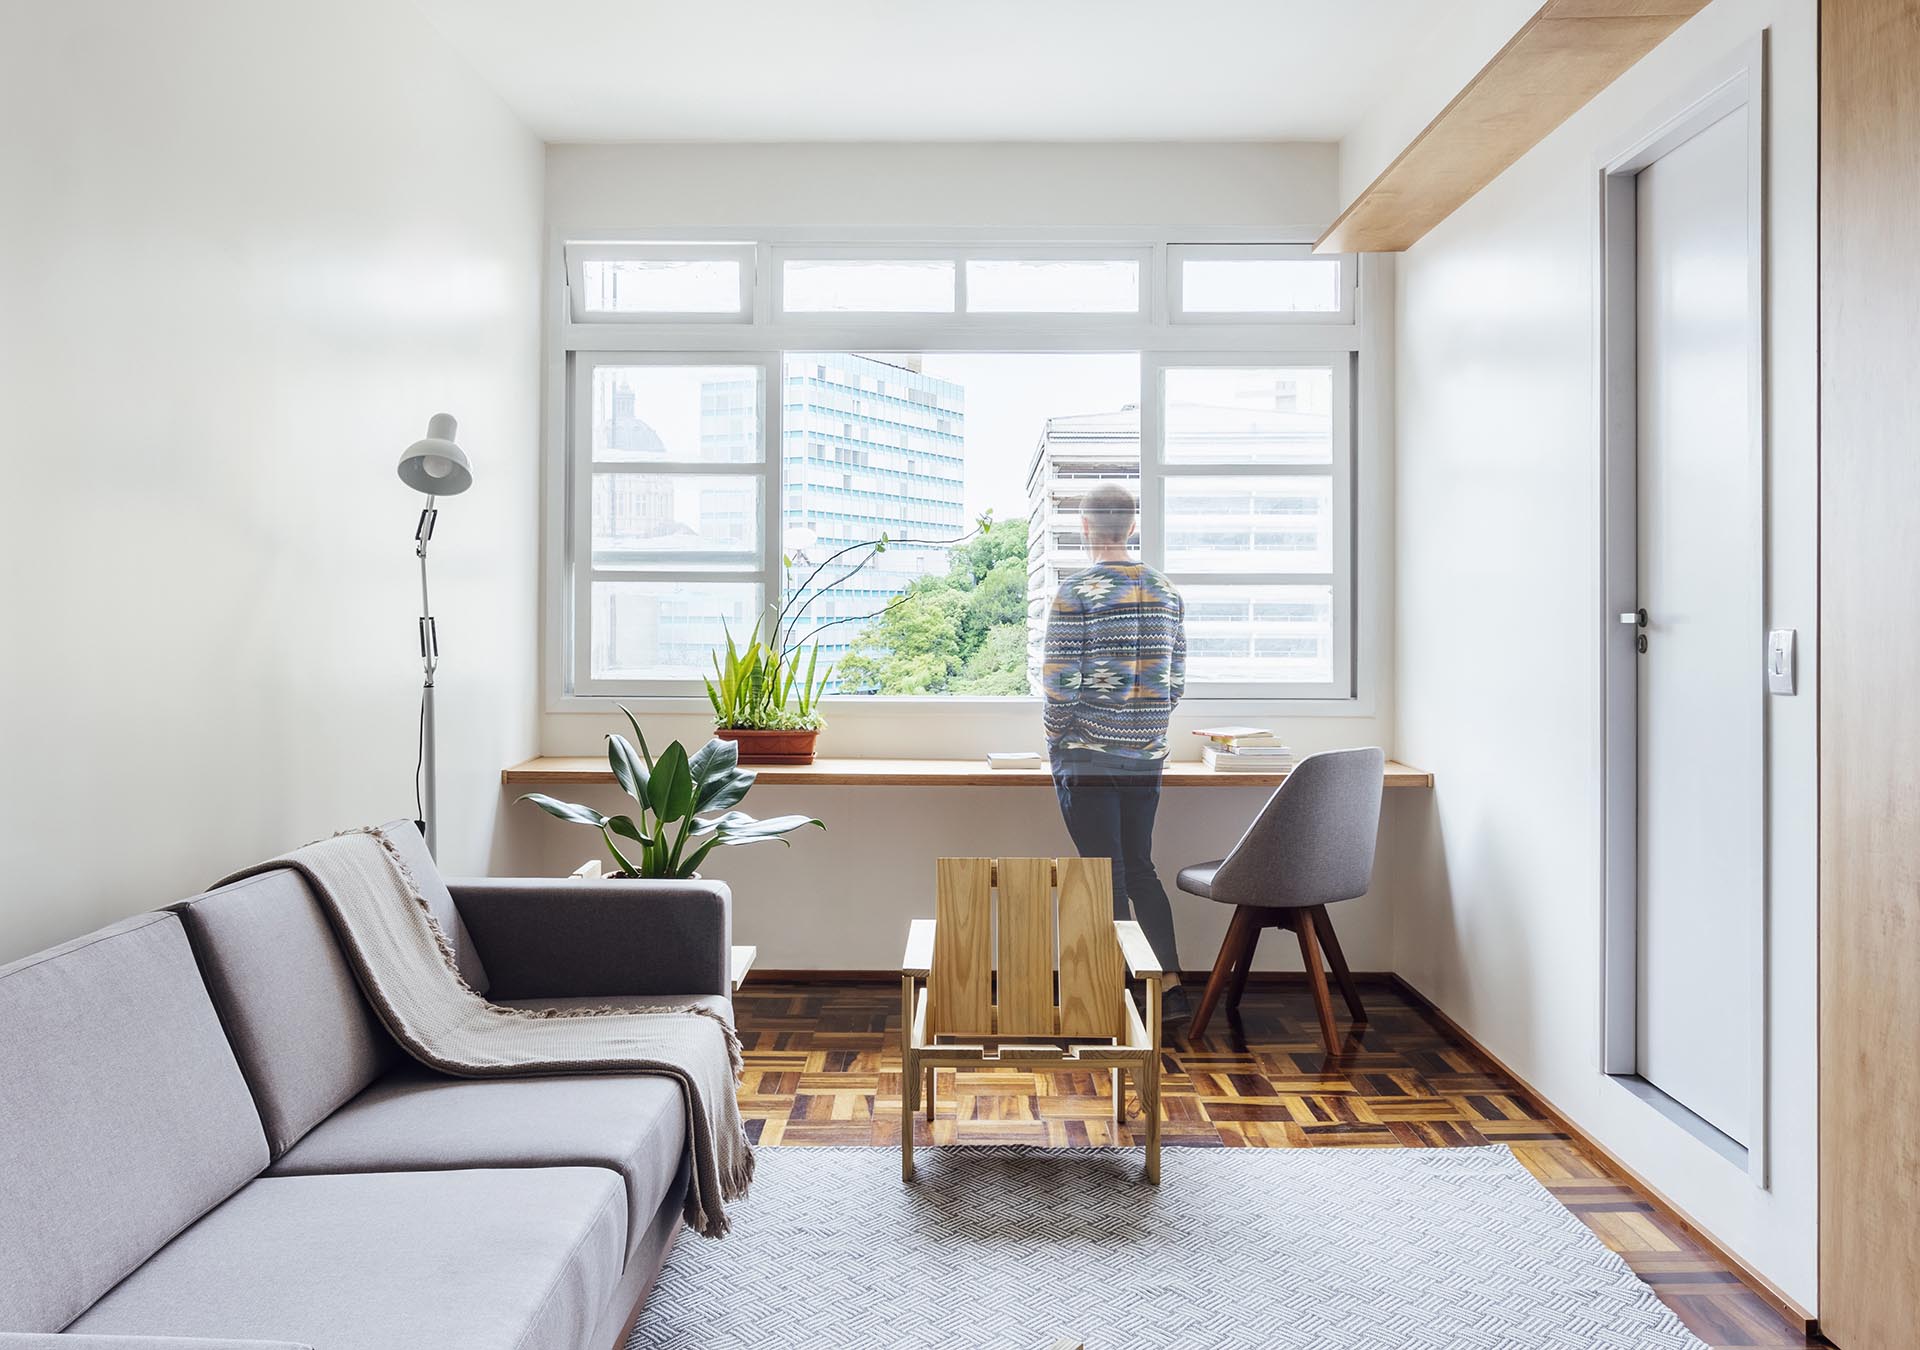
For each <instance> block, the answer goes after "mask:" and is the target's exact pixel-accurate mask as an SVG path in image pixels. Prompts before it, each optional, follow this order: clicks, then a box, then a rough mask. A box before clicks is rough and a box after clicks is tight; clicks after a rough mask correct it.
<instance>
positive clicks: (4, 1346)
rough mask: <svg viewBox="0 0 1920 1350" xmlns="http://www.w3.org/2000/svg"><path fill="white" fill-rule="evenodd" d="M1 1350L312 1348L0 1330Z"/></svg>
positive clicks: (186, 1338) (279, 1343) (281, 1343)
mask: <svg viewBox="0 0 1920 1350" xmlns="http://www.w3.org/2000/svg"><path fill="white" fill-rule="evenodd" d="M0 1350H313V1347H312V1346H310V1345H304V1344H300V1343H298V1342H295V1341H228V1340H213V1341H209V1340H200V1339H197V1338H195V1337H191V1336H90V1335H88V1334H87V1333H85V1332H69V1333H66V1334H55V1333H52V1332H48V1333H44V1334H43V1333H41V1332H37V1331H0Z"/></svg>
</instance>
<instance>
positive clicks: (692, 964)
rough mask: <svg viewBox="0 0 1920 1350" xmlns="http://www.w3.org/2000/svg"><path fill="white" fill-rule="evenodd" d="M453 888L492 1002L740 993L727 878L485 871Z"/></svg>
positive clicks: (451, 887) (454, 898) (457, 882)
mask: <svg viewBox="0 0 1920 1350" xmlns="http://www.w3.org/2000/svg"><path fill="white" fill-rule="evenodd" d="M447 889H448V890H450V891H451V892H453V903H454V904H455V905H456V906H457V907H458V908H459V910H460V917H461V918H462V919H463V920H465V921H466V925H467V932H468V933H469V934H471V935H472V937H473V945H474V946H475V947H476V948H477V949H478V950H479V952H480V959H481V960H482V961H483V962H484V963H485V964H486V967H487V975H488V977H489V978H490V979H491V981H492V988H491V989H489V990H488V995H489V997H491V998H494V999H519V998H615V997H619V996H621V995H623V994H729V993H731V992H732V952H731V946H732V941H733V893H732V892H731V891H729V890H728V889H727V887H726V883H724V882H719V881H634V880H625V881H613V880H608V881H572V880H566V879H561V880H552V879H548V878H544V877H483V878H473V879H466V880H455V881H450V882H448V883H447Z"/></svg>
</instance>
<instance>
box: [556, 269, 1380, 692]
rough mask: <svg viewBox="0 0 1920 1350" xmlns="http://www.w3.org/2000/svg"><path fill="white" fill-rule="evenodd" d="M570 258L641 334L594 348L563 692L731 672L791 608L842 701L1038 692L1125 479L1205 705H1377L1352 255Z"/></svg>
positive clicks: (559, 518) (574, 474)
mask: <svg viewBox="0 0 1920 1350" xmlns="http://www.w3.org/2000/svg"><path fill="white" fill-rule="evenodd" d="M567 260H568V284H569V286H570V287H571V288H574V290H576V291H578V290H580V289H581V288H584V290H585V292H586V293H585V295H584V296H583V295H581V294H571V295H570V297H569V303H568V306H567V312H568V313H569V314H572V315H574V316H576V321H577V322H579V323H581V324H583V325H584V324H586V323H592V322H606V323H610V324H618V325H619V326H618V327H609V328H605V329H602V330H599V331H601V332H604V333H606V334H608V335H609V336H610V337H617V340H616V341H603V342H598V343H596V342H592V341H590V340H589V339H588V337H587V336H586V334H587V331H588V330H587V329H586V328H585V327H584V326H583V327H580V328H576V329H570V330H566V334H567V335H566V337H565V343H564V349H563V353H562V355H563V357H564V376H565V380H566V387H567V389H568V394H569V397H568V402H567V408H568V416H567V425H568V430H567V433H566V442H567V448H568V455H567V458H566V462H565V471H564V473H563V474H562V475H561V477H560V478H559V479H558V480H557V483H558V490H557V492H556V493H555V494H554V501H555V510H556V513H557V514H556V516H555V520H556V522H557V524H556V535H557V539H558V542H557V544H556V548H557V553H556V566H555V569H554V570H555V573H556V575H557V576H558V577H560V578H561V579H562V581H563V582H564V586H563V587H562V588H560V589H556V591H555V592H554V595H556V596H560V597H563V598H561V599H557V600H553V601H550V609H551V610H552V614H551V619H550V622H552V623H553V625H554V638H555V641H554V650H555V652H556V653H557V654H558V655H559V656H561V657H563V658H564V664H563V665H562V666H561V667H560V668H559V671H558V677H557V679H556V680H555V682H554V683H555V686H556V688H557V689H558V690H559V696H560V697H561V698H563V699H564V698H567V697H571V696H576V695H581V696H606V695H617V696H620V697H627V698H634V697H648V696H672V697H681V696H686V697H693V696H698V695H700V693H701V685H700V676H701V675H702V674H704V673H706V672H707V671H708V670H709V669H710V659H709V654H710V653H711V652H712V651H713V650H714V649H715V648H716V647H719V646H723V645H724V642H725V638H726V635H727V634H729V633H731V634H732V635H733V636H735V637H736V638H740V637H744V636H745V634H746V633H748V632H749V631H750V630H752V629H753V628H754V626H755V625H756V623H758V624H759V625H761V628H762V631H763V633H764V631H765V628H766V625H767V622H768V620H769V619H770V618H771V615H772V613H773V611H774V610H775V609H777V608H778V607H779V605H780V604H781V603H782V602H783V601H787V602H789V603H791V604H792V605H793V606H795V607H796V608H797V609H798V610H799V612H800V620H799V623H798V631H799V633H800V634H801V635H802V639H803V641H804V642H806V643H807V644H809V645H812V644H817V645H818V648H819V653H820V657H819V659H820V665H821V667H822V668H825V667H827V666H829V665H831V666H832V668H833V679H832V683H831V685H830V691H831V693H832V694H833V696H834V697H835V698H836V699H837V700H842V701H845V700H855V699H861V698H888V697H900V696H908V697H925V696H935V697H954V696H959V697H970V698H984V697H996V696H1012V697H1032V696H1034V695H1035V693H1036V691H1037V688H1038V685H1037V677H1038V670H1039V657H1040V650H1041V644H1042V641H1043V638H1044V624H1045V616H1046V613H1047V610H1048V608H1049V605H1050V602H1051V599H1052V596H1053V593H1054V591H1055V590H1056V589H1057V587H1058V585H1059V583H1060V581H1061V580H1062V579H1063V578H1064V577H1066V576H1067V575H1069V574H1071V573H1072V572H1074V571H1076V570H1078V569H1079V568H1081V567H1084V566H1085V565H1086V564H1087V561H1088V558H1087V555H1086V553H1085V550H1084V547H1083V544H1082V541H1081V536H1080V525H1079V515H1078V512H1079V504H1080V502H1081V499H1082V498H1083V497H1084V496H1085V495H1086V493H1087V492H1088V491H1089V490H1090V489H1091V488H1093V487H1094V486H1096V485H1098V484H1100V483H1103V482H1117V483H1121V484H1124V485H1126V486H1128V487H1129V488H1132V489H1134V490H1135V491H1136V492H1137V493H1138V495H1139V498H1140V501H1141V520H1140V528H1139V533H1138V535H1137V537H1136V539H1135V541H1134V544H1135V547H1136V549H1137V556H1138V557H1139V558H1140V559H1141V560H1142V561H1144V562H1146V563H1148V564H1150V565H1153V566H1156V567H1158V568H1160V569H1161V570H1163V571H1165V572H1166V573H1167V575H1168V576H1169V577H1170V578H1171V579H1172V581H1173V582H1174V584H1175V585H1176V587H1177V588H1178V589H1179V590H1180V591H1181V593H1182V595H1183V596H1184V597H1185V599H1186V604H1187V628H1188V651H1189V662H1188V691H1187V692H1188V697H1189V698H1190V699H1206V698H1230V699H1246V698H1258V699H1272V698H1289V699H1297V700H1313V701H1325V702H1327V703H1329V704H1331V703H1333V702H1338V701H1342V700H1347V701H1350V700H1352V698H1353V697H1354V692H1355V688H1356V672H1355V662H1354V652H1355V636H1354V635H1355V613H1356V608H1357V606H1358V604H1359V598H1358V597H1356V596H1355V594H1354V576H1355V547H1356V540H1355V524H1356V505H1355V501H1354V497H1353V483H1354V480H1355V455H1356V450H1355V445H1354V434H1353V417H1352V411H1351V409H1352V400H1353V390H1354V384H1355V380H1356V378H1358V375H1357V363H1358V353H1359V351H1360V348H1361V345H1362V344H1361V339H1360V333H1361V328H1360V324H1359V323H1358V322H1356V321H1355V320H1354V314H1355V313H1356V307H1355V295H1354V287H1353V273H1352V263H1351V260H1350V259H1343V258H1330V259H1320V258H1315V257H1312V256H1311V255H1310V254H1309V253H1307V251H1306V250H1305V249H1304V247H1301V246H1291V245H1288V246H1278V245H1184V244H1182V245H1167V246H1164V247H1153V246H1151V245H1150V244H1148V243H1136V244H1133V245H1129V246H1127V247H1114V246H1112V245H1109V246H1107V247H1104V248H1093V247H1087V248H1080V247H1072V246H1062V245H1060V244H1058V243H1050V244H1047V245H1043V246H1039V247H1034V248H1024V247H1021V246H1019V245H1017V244H1004V243H995V244H994V245H993V246H991V247H976V246H973V245H965V246H944V247H943V246H939V245H914V244H910V243H903V242H900V241H897V240H896V241H889V242H886V243H884V244H875V245H872V246H867V245H850V244H825V243H819V244H810V243H806V242H799V243H791V242H789V243H782V242H780V241H762V242H760V243H758V244H754V245H735V244H729V245H704V244H703V245H677V244H670V243H633V244H595V245H569V246H568V248H567ZM1276 268H1278V269H1279V271H1278V272H1277V273H1276V272H1275V270H1274V269H1276ZM735 269H737V270H735ZM1296 269H1305V270H1296ZM760 273H765V274H766V275H771V276H773V277H774V279H775V284H774V287H773V291H772V294H771V296H769V297H767V299H766V300H765V302H764V303H762V304H761V305H760V306H759V307H758V315H759V317H758V318H755V317H754V305H753V278H754V277H755V275H757V274H760ZM1156 288H1162V289H1159V290H1158V292H1157V293H1159V294H1162V295H1165V296H1168V297H1170V298H1171V299H1172V301H1173V303H1172V305H1171V307H1163V306H1161V305H1158V304H1156V305H1154V306H1151V307H1149V306H1148V305H1147V304H1146V299H1147V297H1148V296H1150V295H1152V294H1155V293H1156ZM723 293H724V295H725V297H726V298H727V299H726V303H729V304H732V305H734V306H735V307H736V308H729V309H723V308H721V307H720V306H721V305H722V303H723V300H722V296H723ZM700 303H708V304H711V305H713V306H715V308H714V309H713V310H712V311H711V312H710V313H709V314H708V316H707V318H706V319H705V320H704V322H706V323H708V324H710V325H712V326H711V327H709V328H707V329H706V330H705V334H706V336H705V337H703V338H702V339H701V340H700V341H698V342H691V341H689V340H688V338H689V336H690V334H691V332H692V331H693V330H691V329H690V328H689V327H688V325H690V324H698V323H700V322H702V320H701V319H700V318H699V317H698V314H699V311H698V310H697V309H695V308H694V306H696V305H697V304H700ZM1183 305H1185V306H1187V307H1188V308H1187V309H1186V310H1183V309H1182V306H1183ZM583 306H584V308H583ZM1285 306H1291V308H1285ZM1205 307H1211V308H1205ZM1150 309H1151V310H1153V311H1156V312H1153V313H1150V312H1149V311H1150ZM582 313H587V314H589V315H596V316H598V315H604V316H612V317H609V318H605V319H597V318H588V319H578V317H577V316H579V315H581V314H582ZM1195 318H1198V319H1199V320H1200V321H1211V322H1218V323H1219V324H1221V325H1222V326H1220V327H1217V328H1215V329H1213V330H1211V332H1210V335H1209V336H1208V337H1206V338H1205V339H1203V342H1204V345H1205V348H1206V349H1205V350H1204V351H1200V350H1195V348H1196V347H1198V346H1199V345H1201V344H1200V343H1197V342H1196V340H1195V339H1196V337H1197V336H1198V335H1197V334H1194V333H1191V332H1189V333H1185V334H1181V333H1179V332H1178V331H1177V330H1176V329H1174V328H1173V327H1171V326H1170V325H1171V324H1176V323H1179V322H1183V321H1186V320H1188V319H1195ZM743 320H744V321H743ZM1305 324H1311V325H1313V326H1312V327H1307V326H1303V325H1305ZM908 334H910V335H911V336H912V339H913V341H912V344H911V346H908V345H907V344H906V343H904V342H902V341H900V340H899V339H901V338H902V337H903V336H904V335H908ZM810 337H811V338H814V339H816V340H814V341H809V338H810ZM823 338H824V339H827V340H825V341H821V340H818V339H823ZM989 513H990V517H991V522H992V523H991V526H990V527H989V528H986V529H984V530H983V529H982V528H981V527H980V525H979V524H978V522H979V521H980V520H981V518H982V517H983V515H987V514H989ZM1359 524H1360V525H1361V527H1362V528H1366V526H1367V522H1364V521H1361V522H1359ZM883 535H884V536H885V537H886V538H887V540H888V544H887V547H886V548H885V550H883V551H880V552H878V553H873V554H871V555H870V554H869V551H868V550H866V549H865V548H864V547H862V546H864V545H866V544H867V543H868V542H869V541H872V540H875V539H878V538H880V537H881V536H883ZM836 555H839V556H838V559H837V560H836Z"/></svg>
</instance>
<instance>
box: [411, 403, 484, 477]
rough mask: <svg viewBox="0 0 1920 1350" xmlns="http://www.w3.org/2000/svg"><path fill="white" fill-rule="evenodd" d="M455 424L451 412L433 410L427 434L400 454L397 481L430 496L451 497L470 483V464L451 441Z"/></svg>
mask: <svg viewBox="0 0 1920 1350" xmlns="http://www.w3.org/2000/svg"><path fill="white" fill-rule="evenodd" d="M457 426H458V424H457V423H456V422H455V421H454V420H453V414H452V413H435V414H434V415H433V417H432V418H431V419H430V420H429V421H428V422H427V434H426V436H425V437H424V438H422V439H420V440H417V441H415V442H414V443H413V444H412V445H410V446H408V447H407V450H406V453H405V454H403V455H401V456H400V481H401V482H403V483H405V484H406V485H407V486H408V487H410V488H412V489H413V490H414V491H415V492H424V493H426V494H427V495H428V496H429V497H452V496H455V495H457V494H459V493H462V492H465V491H466V490H467V489H468V488H470V487H472V486H473V466H472V465H470V464H468V463H467V453H466V451H464V450H462V449H461V448H460V447H459V446H457V445H455V444H454V443H453V433H454V431H455V429H456V428H457Z"/></svg>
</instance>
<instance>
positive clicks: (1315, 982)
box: [1291, 910, 1340, 1055]
mask: <svg viewBox="0 0 1920 1350" xmlns="http://www.w3.org/2000/svg"><path fill="white" fill-rule="evenodd" d="M1291 919H1292V923H1293V931H1294V934H1295V935H1296V936H1297V937H1298V938H1299V939H1300V962H1301V964H1302V965H1304V966H1305V967H1306V968H1307V987H1308V988H1309V989H1311V990H1313V1006H1314V1007H1315V1008H1316V1009H1317V1010H1318V1011H1319V1013H1320V1035H1321V1036H1322V1037H1323V1038H1324V1039H1325V1040H1326V1043H1327V1053H1328V1054H1330V1055H1337V1054H1339V1053H1340V1033H1339V1032H1338V1031H1337V1030H1335V1028H1334V1025H1333V997H1332V995H1330V994H1329V993H1328V992H1327V973H1326V972H1325V971H1324V970H1322V969H1321V968H1320V944H1319V943H1318V942H1315V941H1314V939H1313V917H1312V916H1311V915H1310V914H1308V913H1307V912H1306V911H1305V910H1295V911H1294V912H1293V914H1292V916H1291Z"/></svg>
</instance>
